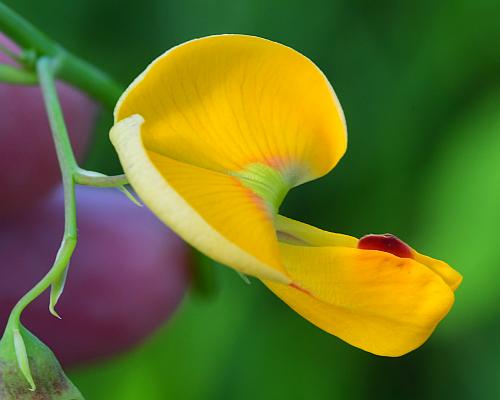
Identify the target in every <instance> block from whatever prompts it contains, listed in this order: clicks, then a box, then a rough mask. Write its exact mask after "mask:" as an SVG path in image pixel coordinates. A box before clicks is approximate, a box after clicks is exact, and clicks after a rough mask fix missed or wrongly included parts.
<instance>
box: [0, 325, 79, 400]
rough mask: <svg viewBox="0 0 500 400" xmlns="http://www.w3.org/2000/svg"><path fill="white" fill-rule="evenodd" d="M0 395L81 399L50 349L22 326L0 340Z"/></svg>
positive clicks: (20, 399) (14, 399) (9, 399)
mask: <svg viewBox="0 0 500 400" xmlns="http://www.w3.org/2000/svg"><path fill="white" fill-rule="evenodd" d="M0 399H2V400H34V399H51V400H84V398H83V396H82V394H81V393H80V392H79V391H78V389H77V388H76V387H75V386H74V385H73V383H71V381H70V380H69V379H68V378H67V377H66V375H65V374H64V372H63V370H62V369H61V365H60V364H59V362H58V361H57V359H56V357H55V356H54V354H53V353H52V352H51V351H50V349H49V348H48V347H47V346H45V345H44V344H43V343H42V342H41V341H39V340H38V339H37V338H36V337H35V336H33V335H32V334H31V333H30V332H29V331H28V330H27V329H25V328H24V327H23V326H19V329H6V332H5V334H4V336H3V337H2V339H1V340H0Z"/></svg>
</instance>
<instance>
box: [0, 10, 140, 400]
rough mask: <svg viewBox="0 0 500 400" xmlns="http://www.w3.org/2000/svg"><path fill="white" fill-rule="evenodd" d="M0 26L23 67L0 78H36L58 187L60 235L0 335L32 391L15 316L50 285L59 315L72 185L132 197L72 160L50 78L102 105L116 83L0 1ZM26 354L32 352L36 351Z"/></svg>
mask: <svg viewBox="0 0 500 400" xmlns="http://www.w3.org/2000/svg"><path fill="white" fill-rule="evenodd" d="M0 30H1V31H2V32H4V33H6V34H7V35H8V36H9V37H10V38H11V39H12V40H14V41H15V42H16V43H17V44H18V45H19V46H20V47H21V49H22V50H23V51H22V53H21V54H20V56H16V61H18V62H19V63H20V64H21V65H22V67H23V68H21V69H18V68H15V67H10V66H5V65H2V66H0V81H3V82H8V83H11V84H37V83H39V85H40V87H41V90H42V94H43V100H44V103H45V108H46V111H47V116H48V119H49V122H50V128H51V132H52V138H53V141H54V145H55V149H56V154H57V159H58V162H59V167H60V170H61V175H62V184H63V189H64V221H65V223H64V235H63V239H62V241H61V245H60V248H59V250H58V252H57V255H56V257H55V260H54V263H53V265H52V266H51V268H50V270H49V271H48V272H47V274H46V275H45V276H44V277H43V278H42V279H41V280H40V281H39V282H38V283H37V284H36V285H35V286H34V287H33V288H32V289H31V290H30V291H29V292H28V293H26V294H25V295H24V296H23V297H22V298H21V299H20V300H19V301H18V303H17V304H16V305H15V307H14V308H13V310H12V312H11V314H10V317H9V320H8V322H7V327H6V329H5V332H4V335H3V337H2V340H1V341H0V348H2V349H4V350H5V351H7V353H9V351H10V350H9V349H13V350H14V351H13V352H11V353H12V354H15V358H16V359H17V365H18V367H19V370H20V372H21V373H22V375H23V376H24V378H25V379H26V382H27V383H28V384H29V386H30V390H33V391H34V390H35V389H36V381H35V380H36V379H33V376H32V368H31V367H32V366H31V363H32V362H34V363H35V364H36V363H37V359H36V358H32V357H30V356H31V354H29V353H31V350H30V348H31V347H30V346H26V345H25V343H24V341H23V335H21V334H20V332H26V330H25V328H24V327H23V326H22V324H21V322H20V318H21V314H22V312H23V310H24V309H25V308H26V307H27V306H28V305H29V304H30V303H31V302H32V301H33V300H35V299H36V298H37V297H38V296H39V295H40V294H42V293H43V292H44V291H45V290H47V289H48V288H49V287H51V294H50V304H49V310H50V312H51V313H52V314H53V315H54V316H56V317H58V318H60V317H59V315H58V314H57V312H56V310H55V306H56V303H57V301H58V299H59V297H60V296H61V294H62V291H63V289H64V283H65V280H66V273H67V268H68V265H69V261H70V259H71V256H72V254H73V251H74V249H75V247H76V243H77V222H76V197H75V185H76V184H80V185H87V186H96V187H117V188H118V189H119V190H121V191H123V192H124V193H125V194H126V195H127V196H128V197H129V198H130V199H131V200H132V201H135V202H136V200H135V199H134V198H133V197H132V195H131V194H130V193H129V192H128V191H127V189H125V187H124V185H125V184H127V183H128V182H127V179H126V177H125V176H124V175H118V176H106V175H104V174H101V173H99V172H94V171H88V170H85V169H82V168H80V167H79V166H78V163H77V161H76V159H75V156H74V152H73V149H72V146H71V143H70V141H69V136H68V131H67V128H66V124H65V122H64V116H63V112H62V109H61V105H60V101H59V98H58V94H57V89H56V78H57V79H62V80H64V81H66V82H68V83H70V84H72V85H73V86H76V87H78V88H80V89H81V90H83V91H84V92H86V93H87V94H89V95H90V96H92V97H93V98H95V99H97V100H98V101H100V102H101V103H102V104H103V105H104V106H105V107H106V108H108V109H112V108H113V107H114V105H115V103H116V100H117V99H118V97H119V96H120V94H121V92H122V88H121V86H120V85H119V84H117V83H116V82H115V81H114V80H113V79H111V78H110V77H109V76H108V75H106V74H105V73H103V72H102V71H100V70H99V69H97V68H96V67H94V66H93V65H91V64H89V63H87V62H86V61H84V60H81V59H80V58H78V57H76V56H75V55H73V54H71V53H70V52H68V51H67V50H66V49H64V48H63V47H62V46H60V45H59V44H58V43H56V42H54V41H53V40H51V39H50V38H48V37H47V36H46V35H45V34H43V33H42V32H41V31H39V30H38V29H37V28H36V27H34V26H33V25H32V24H31V23H29V22H28V21H26V20H25V19H24V18H23V17H21V16H20V15H19V14H17V13H16V12H14V11H13V10H11V9H10V8H9V7H7V6H6V5H5V4H3V3H1V2H0ZM8 55H11V54H10V53H9V54H8ZM30 340H31V339H30ZM27 349H28V350H27ZM35 353H36V351H35ZM32 356H33V357H36V354H33V355H32ZM35 378H36V377H35Z"/></svg>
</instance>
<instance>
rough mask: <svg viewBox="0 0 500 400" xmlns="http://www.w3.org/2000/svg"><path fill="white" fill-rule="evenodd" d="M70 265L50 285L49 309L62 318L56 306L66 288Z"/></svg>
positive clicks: (55, 315)
mask: <svg viewBox="0 0 500 400" xmlns="http://www.w3.org/2000/svg"><path fill="white" fill-rule="evenodd" d="M68 269H69V265H68V266H67V267H66V268H65V269H64V271H63V272H62V273H61V274H60V275H59V276H58V277H57V278H56V279H55V280H54V282H52V285H51V286H50V302H49V311H50V313H51V314H52V315H53V316H54V317H56V318H59V319H61V316H60V315H59V314H58V312H57V311H56V309H55V307H56V304H57V302H58V301H59V298H60V297H61V295H62V292H63V290H64V285H65V284H66V277H67V276H68Z"/></svg>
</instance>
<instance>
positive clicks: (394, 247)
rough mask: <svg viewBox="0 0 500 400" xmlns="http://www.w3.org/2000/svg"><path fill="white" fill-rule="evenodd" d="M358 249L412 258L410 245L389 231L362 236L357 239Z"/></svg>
mask: <svg viewBox="0 0 500 400" xmlns="http://www.w3.org/2000/svg"><path fill="white" fill-rule="evenodd" d="M358 249H363V250H379V251H385V252H386V253H391V254H394V255H395V256H398V257H401V258H413V253H412V251H411V248H410V246H408V245H407V244H406V243H405V242H403V241H402V240H401V239H399V238H397V237H396V236H394V235H391V234H390V233H386V234H384V235H366V236H363V237H362V238H361V239H359V242H358Z"/></svg>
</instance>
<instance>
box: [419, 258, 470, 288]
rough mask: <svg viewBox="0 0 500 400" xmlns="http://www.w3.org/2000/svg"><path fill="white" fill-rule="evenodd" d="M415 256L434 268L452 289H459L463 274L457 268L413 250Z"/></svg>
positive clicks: (422, 262)
mask: <svg viewBox="0 0 500 400" xmlns="http://www.w3.org/2000/svg"><path fill="white" fill-rule="evenodd" d="M412 252H413V257H414V258H415V260H416V261H418V262H419V263H421V264H424V265H425V266H426V267H428V268H430V269H432V270H433V271H434V272H435V273H436V274H438V275H439V276H441V278H442V279H443V280H444V281H445V282H446V283H447V284H448V286H449V287H450V288H451V289H452V290H457V289H458V287H459V286H460V284H461V283H462V275H460V273H459V272H458V271H456V270H455V269H453V268H451V267H450V266H449V265H448V264H447V263H445V262H444V261H441V260H437V259H435V258H432V257H429V256H426V255H424V254H420V253H418V252H417V251H415V250H413V249H412Z"/></svg>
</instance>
